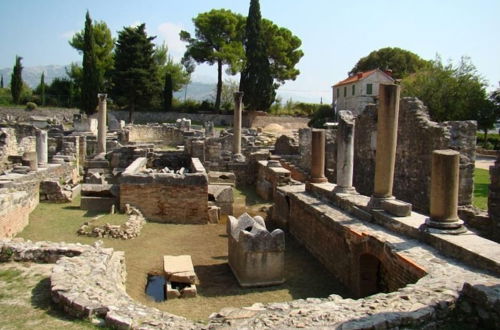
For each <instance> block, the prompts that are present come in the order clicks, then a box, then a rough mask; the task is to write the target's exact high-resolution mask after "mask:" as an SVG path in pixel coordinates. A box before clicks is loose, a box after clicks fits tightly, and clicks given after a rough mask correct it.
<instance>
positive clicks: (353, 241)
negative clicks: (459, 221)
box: [281, 194, 425, 297]
mask: <svg viewBox="0 0 500 330" xmlns="http://www.w3.org/2000/svg"><path fill="white" fill-rule="evenodd" d="M297 196H298V195H296V194H289V195H287V197H288V198H287V200H286V201H284V203H285V205H284V206H285V208H284V209H286V207H287V206H288V207H289V212H285V213H284V214H282V215H281V216H282V217H284V218H288V220H287V223H288V229H289V231H290V233H291V234H292V235H293V236H294V237H295V238H296V239H297V240H298V241H299V242H301V243H302V244H303V245H304V246H305V247H306V248H307V249H308V250H309V251H310V252H311V253H312V254H313V255H314V256H315V257H316V258H317V259H318V260H319V261H320V262H321V263H322V264H323V265H324V266H325V267H326V268H327V269H328V270H329V271H330V272H332V273H333V275H335V277H337V278H338V279H339V280H340V281H341V282H342V283H343V284H344V285H346V286H347V287H349V288H350V289H351V290H352V292H353V293H354V294H355V295H356V296H359V297H361V296H365V295H368V294H373V293H375V292H369V291H368V292H367V291H366V290H367V288H366V287H363V286H362V284H360V283H363V282H362V281H361V280H360V278H361V277H362V275H363V274H369V275H370V276H369V278H370V277H373V276H376V275H377V274H378V276H380V278H379V281H380V282H382V283H379V290H380V291H386V292H389V291H394V290H397V289H399V288H401V287H404V286H406V285H407V284H409V283H414V282H416V281H417V280H418V279H419V278H421V277H422V276H424V275H425V271H424V270H423V269H422V268H420V267H419V266H418V265H415V264H414V263H413V262H412V261H411V260H409V259H405V258H404V257H402V256H400V255H399V254H396V253H394V252H392V251H391V248H390V247H389V246H387V245H386V244H385V243H384V241H381V240H379V239H377V238H376V237H374V236H370V234H369V233H365V232H356V231H354V230H352V229H350V228H349V227H347V226H342V225H341V224H340V223H339V222H337V221H335V220H334V219H333V218H332V217H330V216H329V215H328V213H327V212H325V211H324V210H323V211H320V210H318V209H317V208H315V207H314V206H311V205H308V204H307V203H305V202H304V201H301V200H300V198H299V197H297ZM346 216H347V217H349V216H348V215H346ZM366 255H369V256H372V257H374V258H376V259H375V260H378V261H379V262H380V267H379V268H378V269H375V270H374V272H372V271H373V270H371V269H370V265H367V264H363V262H364V260H365V257H363V256H366Z"/></svg>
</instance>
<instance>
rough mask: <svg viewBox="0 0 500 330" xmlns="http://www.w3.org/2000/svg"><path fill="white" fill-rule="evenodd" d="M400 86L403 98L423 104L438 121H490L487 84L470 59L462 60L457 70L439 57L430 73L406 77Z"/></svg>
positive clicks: (419, 73)
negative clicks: (416, 100) (411, 97)
mask: <svg viewBox="0 0 500 330" xmlns="http://www.w3.org/2000/svg"><path fill="white" fill-rule="evenodd" d="M401 85H402V95H403V96H416V97H418V98H419V99H420V100H422V102H424V104H425V105H427V107H428V109H429V114H430V116H431V118H432V119H433V120H435V121H446V120H478V119H479V117H481V119H480V120H481V121H482V120H483V119H484V118H486V117H488V115H486V112H487V111H486V110H487V109H486V107H489V105H488V102H489V101H488V97H487V94H486V89H485V86H486V83H485V82H484V80H483V78H482V77H481V76H480V75H479V74H478V72H477V70H476V67H475V66H474V65H473V64H472V63H471V61H470V59H469V58H467V57H462V59H461V60H460V62H459V63H458V65H456V66H454V65H453V63H451V62H450V63H448V64H446V65H445V64H443V63H442V61H441V59H440V58H439V57H437V58H436V59H435V60H434V61H432V65H431V66H430V67H429V68H428V69H426V70H423V71H419V72H417V73H414V74H412V75H409V76H407V77H406V78H404V79H403V80H402V82H401ZM481 112H483V113H481Z"/></svg>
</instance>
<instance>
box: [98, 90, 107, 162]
mask: <svg viewBox="0 0 500 330" xmlns="http://www.w3.org/2000/svg"><path fill="white" fill-rule="evenodd" d="M97 97H98V98H99V114H98V120H99V121H98V122H97V124H98V127H97V153H98V154H100V153H106V133H107V132H106V131H107V128H106V112H107V109H106V98H107V94H97Z"/></svg>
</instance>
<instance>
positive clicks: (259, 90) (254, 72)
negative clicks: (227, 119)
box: [240, 0, 276, 110]
mask: <svg viewBox="0 0 500 330" xmlns="http://www.w3.org/2000/svg"><path fill="white" fill-rule="evenodd" d="M245 32H246V34H245V41H244V45H245V53H246V59H247V61H246V66H245V69H244V70H243V72H242V73H241V79H240V90H241V91H243V92H244V95H243V102H244V104H245V106H246V108H247V109H250V110H268V109H269V108H270V106H271V104H272V103H273V102H274V98H275V97H276V92H275V90H274V89H275V88H274V84H273V78H272V76H271V68H270V65H269V58H268V57H267V48H266V44H265V42H264V39H263V36H262V34H261V14H260V5H259V0H251V1H250V9H249V11H248V17H247V24H246V31H245Z"/></svg>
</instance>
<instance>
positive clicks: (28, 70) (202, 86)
mask: <svg viewBox="0 0 500 330" xmlns="http://www.w3.org/2000/svg"><path fill="white" fill-rule="evenodd" d="M67 68H68V66H64V65H45V66H32V67H24V68H23V72H22V75H23V81H24V82H25V83H26V84H27V85H28V86H29V87H30V88H36V86H38V84H40V77H41V76H42V72H45V83H46V84H50V83H51V82H52V80H54V78H64V77H67V76H68V75H67V73H66V69H67ZM0 75H2V76H3V81H4V86H6V87H7V86H9V84H10V78H11V75H12V68H4V69H0ZM195 79H196V78H195ZM202 80H204V82H199V81H193V82H191V83H190V84H189V85H188V86H187V94H186V89H182V90H180V91H178V92H175V93H174V97H175V98H177V99H180V100H184V98H187V99H191V100H196V101H204V100H214V99H215V88H216V85H217V84H216V83H215V82H213V83H210V82H208V79H206V77H205V79H202ZM278 95H280V96H281V97H282V99H283V100H284V101H286V100H288V99H289V98H292V97H293V99H294V100H295V101H302V102H317V103H318V102H319V100H317V99H315V98H314V99H313V98H309V97H303V96H297V95H292V94H290V93H287V92H280V91H279V90H278Z"/></svg>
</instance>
